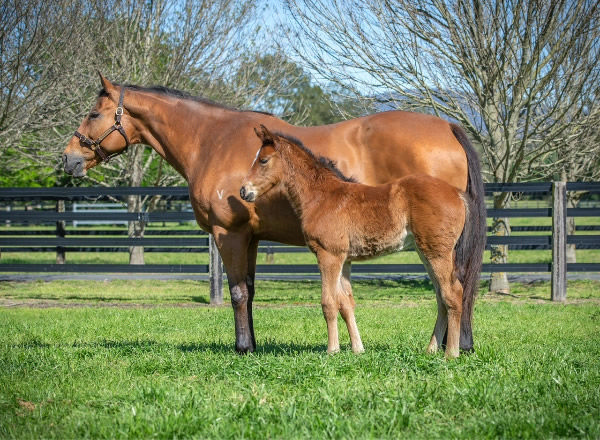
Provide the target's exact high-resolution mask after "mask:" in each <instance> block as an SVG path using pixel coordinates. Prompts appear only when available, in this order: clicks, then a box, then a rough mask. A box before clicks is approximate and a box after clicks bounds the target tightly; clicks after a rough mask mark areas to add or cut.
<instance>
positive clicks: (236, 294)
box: [229, 284, 248, 307]
mask: <svg viewBox="0 0 600 440" xmlns="http://www.w3.org/2000/svg"><path fill="white" fill-rule="evenodd" d="M229 293H230V295H231V305H232V306H233V307H241V306H246V304H247V303H248V289H247V288H246V286H242V285H241V284H236V285H235V286H232V287H231V288H230V289H229Z"/></svg>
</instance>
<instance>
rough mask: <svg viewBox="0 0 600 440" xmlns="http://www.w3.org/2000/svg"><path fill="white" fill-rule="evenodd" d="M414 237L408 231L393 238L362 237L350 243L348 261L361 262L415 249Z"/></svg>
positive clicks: (405, 230)
mask: <svg viewBox="0 0 600 440" xmlns="http://www.w3.org/2000/svg"><path fill="white" fill-rule="evenodd" d="M414 243H415V241H414V237H413V235H412V233H411V232H410V231H409V230H408V229H404V231H402V232H401V233H400V234H396V235H394V236H391V237H370V238H364V237H360V238H357V239H353V240H351V241H350V248H349V251H348V259H349V260H354V261H359V260H368V259H370V258H374V257H380V256H383V255H389V254H393V253H396V252H400V251H403V250H410V249H414Z"/></svg>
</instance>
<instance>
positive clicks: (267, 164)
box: [240, 125, 283, 202]
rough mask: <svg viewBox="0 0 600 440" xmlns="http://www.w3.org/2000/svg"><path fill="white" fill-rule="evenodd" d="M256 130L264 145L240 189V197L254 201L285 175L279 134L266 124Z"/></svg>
mask: <svg viewBox="0 0 600 440" xmlns="http://www.w3.org/2000/svg"><path fill="white" fill-rule="evenodd" d="M254 131H255V133H256V135H257V136H258V137H259V138H260V140H261V141H262V145H261V146H260V148H259V149H258V152H257V153H256V158H255V159H254V162H252V166H251V167H250V171H249V172H248V175H247V176H246V178H245V179H244V182H243V183H242V188H241V189H240V197H241V198H242V199H244V200H245V201H247V202H254V201H255V200H256V198H257V197H259V196H260V195H262V194H264V193H266V192H267V191H269V190H270V189H271V188H273V187H274V186H276V185H277V184H278V183H279V182H281V179H282V177H283V167H282V163H281V156H280V155H279V154H277V149H278V148H280V145H279V142H280V138H279V136H277V135H276V134H273V133H271V132H270V131H269V130H268V129H267V127H265V126H264V125H261V126H260V129H256V128H255V129H254Z"/></svg>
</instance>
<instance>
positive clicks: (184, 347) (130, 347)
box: [14, 340, 327, 356]
mask: <svg viewBox="0 0 600 440" xmlns="http://www.w3.org/2000/svg"><path fill="white" fill-rule="evenodd" d="M56 346H57V345H55V344H48V343H44V342H41V341H38V340H34V341H29V342H25V343H21V344H16V345H15V346H14V348H17V347H18V348H52V347H56ZM58 346H67V347H70V348H81V349H94V348H96V349H107V350H115V351H119V352H122V353H124V354H127V353H132V352H139V351H160V350H172V349H176V350H179V351H182V352H185V353H193V352H210V353H214V354H229V353H231V354H235V353H236V351H235V344H234V342H233V340H232V341H231V342H230V343H229V342H228V343H224V342H220V341H219V342H199V343H187V344H171V343H168V342H157V341H153V340H135V341H134V340H103V341H96V342H74V343H71V344H58ZM326 351H327V345H325V344H302V343H293V342H292V343H289V342H277V341H273V340H270V341H267V342H264V343H259V345H258V347H257V349H256V351H255V352H254V354H253V355H255V356H256V355H259V356H260V355H290V354H298V353H306V352H313V353H325V352H326Z"/></svg>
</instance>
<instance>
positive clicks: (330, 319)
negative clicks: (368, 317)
mask: <svg viewBox="0 0 600 440" xmlns="http://www.w3.org/2000/svg"><path fill="white" fill-rule="evenodd" d="M317 260H318V261H319V271H320V272H321V307H322V309H323V316H324V317H325V321H326V322H327V353H337V352H338V351H340V340H339V335H338V328H337V315H338V312H339V310H340V308H339V301H338V298H337V297H338V290H339V286H340V277H341V272H342V264H343V262H344V259H343V258H340V257H337V256H335V255H332V254H330V253H328V252H325V251H320V252H317Z"/></svg>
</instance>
